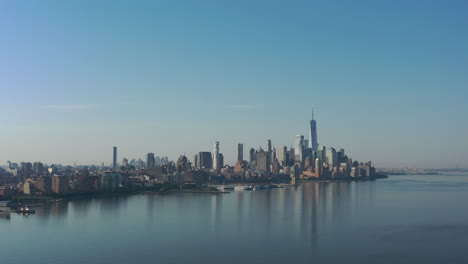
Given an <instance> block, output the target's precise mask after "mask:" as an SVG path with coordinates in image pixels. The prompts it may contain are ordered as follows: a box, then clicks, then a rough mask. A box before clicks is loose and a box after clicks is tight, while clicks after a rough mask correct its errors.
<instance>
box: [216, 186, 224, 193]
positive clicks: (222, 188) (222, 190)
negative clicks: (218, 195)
mask: <svg viewBox="0 0 468 264" xmlns="http://www.w3.org/2000/svg"><path fill="white" fill-rule="evenodd" d="M216 189H218V191H220V192H224V187H223V186H219V187H217V188H216Z"/></svg>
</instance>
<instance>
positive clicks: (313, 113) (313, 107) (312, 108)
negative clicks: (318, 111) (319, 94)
mask: <svg viewBox="0 0 468 264" xmlns="http://www.w3.org/2000/svg"><path fill="white" fill-rule="evenodd" d="M312 120H314V106H312Z"/></svg>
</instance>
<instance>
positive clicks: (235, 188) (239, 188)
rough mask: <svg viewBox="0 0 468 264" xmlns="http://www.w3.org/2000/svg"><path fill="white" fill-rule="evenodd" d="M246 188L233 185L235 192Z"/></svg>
mask: <svg viewBox="0 0 468 264" xmlns="http://www.w3.org/2000/svg"><path fill="white" fill-rule="evenodd" d="M246 190H248V189H247V186H236V187H234V191H236V192H237V191H246Z"/></svg>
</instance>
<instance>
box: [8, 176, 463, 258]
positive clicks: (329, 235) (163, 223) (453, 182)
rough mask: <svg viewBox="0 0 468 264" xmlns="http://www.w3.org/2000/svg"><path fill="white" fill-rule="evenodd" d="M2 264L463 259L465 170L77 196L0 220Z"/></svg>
mask: <svg viewBox="0 0 468 264" xmlns="http://www.w3.org/2000/svg"><path fill="white" fill-rule="evenodd" d="M0 256H1V260H0V263H38V264H42V263H44V264H45V263H47V264H55V263H103V264H107V263H109V264H110V263H191V262H192V263H201V262H203V263H208V264H209V263H217V264H218V263H236V264H238V263H267V262H269V263H293V262H295V263H343V262H346V263H357V262H359V263H468V175H437V176H392V177H391V178H389V179H385V180H378V181H375V182H353V183H305V184H303V185H302V186H300V187H285V188H283V189H273V190H261V191H245V192H232V193H229V194H224V195H209V194H167V195H157V194H142V195H133V196H126V197H106V198H98V199H88V200H75V201H70V202H66V203H57V204H53V205H51V206H49V207H44V208H39V209H38V210H37V213H36V215H31V216H20V215H16V214H14V215H11V218H9V219H8V218H4V217H0Z"/></svg>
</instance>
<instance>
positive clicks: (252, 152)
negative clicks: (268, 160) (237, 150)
mask: <svg viewBox="0 0 468 264" xmlns="http://www.w3.org/2000/svg"><path fill="white" fill-rule="evenodd" d="M254 160H255V149H253V148H251V149H250V150H249V162H250V163H252V162H253V161H254Z"/></svg>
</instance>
